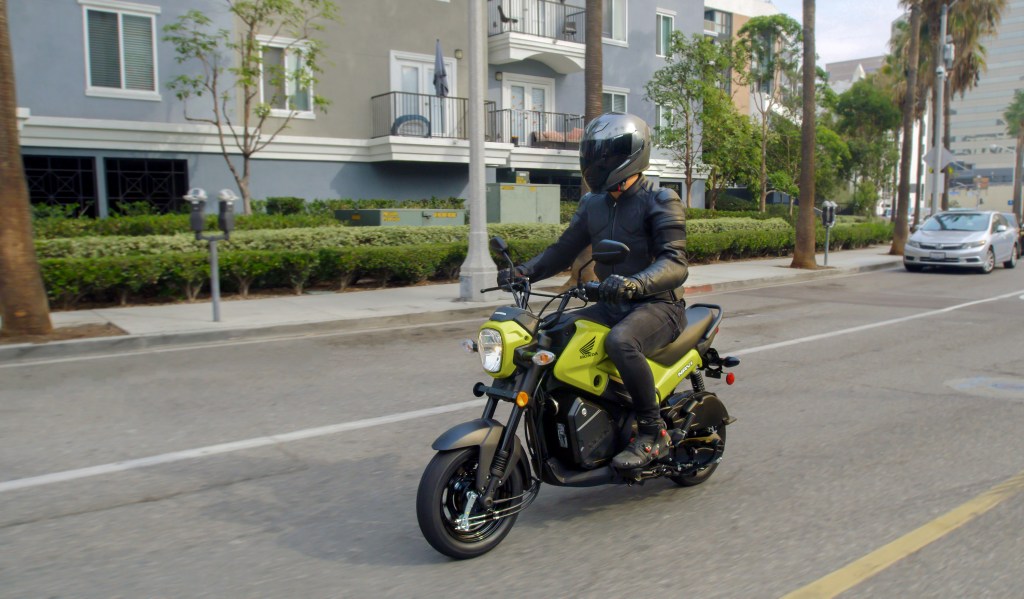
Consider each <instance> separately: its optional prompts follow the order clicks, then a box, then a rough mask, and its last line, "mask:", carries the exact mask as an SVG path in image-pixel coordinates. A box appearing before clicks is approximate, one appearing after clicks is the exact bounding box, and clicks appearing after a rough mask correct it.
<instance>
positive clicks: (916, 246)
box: [907, 239, 921, 248]
mask: <svg viewBox="0 0 1024 599" xmlns="http://www.w3.org/2000/svg"><path fill="white" fill-rule="evenodd" d="M907 245H909V246H910V247H912V248H919V247H921V243H920V242H917V241H914V240H913V239H911V240H910V241H908V242H907Z"/></svg>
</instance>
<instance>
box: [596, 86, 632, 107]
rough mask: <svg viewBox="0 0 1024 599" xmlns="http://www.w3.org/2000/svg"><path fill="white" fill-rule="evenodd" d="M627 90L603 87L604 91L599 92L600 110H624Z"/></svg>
mask: <svg viewBox="0 0 1024 599" xmlns="http://www.w3.org/2000/svg"><path fill="white" fill-rule="evenodd" d="M628 93H629V91H627V90H609V89H608V88H605V92H604V93H603V94H601V111H602V112H626V94H628Z"/></svg>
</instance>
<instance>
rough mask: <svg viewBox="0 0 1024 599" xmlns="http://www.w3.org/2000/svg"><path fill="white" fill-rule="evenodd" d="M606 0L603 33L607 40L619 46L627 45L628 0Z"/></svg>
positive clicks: (604, 0)
mask: <svg viewBox="0 0 1024 599" xmlns="http://www.w3.org/2000/svg"><path fill="white" fill-rule="evenodd" d="M602 1H603V2H604V5H603V10H604V24H603V27H602V30H601V31H602V35H603V36H604V41H605V42H610V43H612V44H616V45H619V46H625V45H627V41H628V38H627V37H626V31H627V27H626V8H627V2H628V0H602Z"/></svg>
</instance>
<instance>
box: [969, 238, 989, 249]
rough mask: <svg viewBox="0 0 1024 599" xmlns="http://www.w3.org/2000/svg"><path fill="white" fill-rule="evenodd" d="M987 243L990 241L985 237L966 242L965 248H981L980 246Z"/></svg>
mask: <svg viewBox="0 0 1024 599" xmlns="http://www.w3.org/2000/svg"><path fill="white" fill-rule="evenodd" d="M986 243H988V242H987V241H985V240H984V239H982V240H981V241H972V242H970V243H965V244H964V247H965V248H980V247H984V246H985V244H986Z"/></svg>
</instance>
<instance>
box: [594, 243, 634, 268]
mask: <svg viewBox="0 0 1024 599" xmlns="http://www.w3.org/2000/svg"><path fill="white" fill-rule="evenodd" d="M591 255H592V256H593V257H594V262H598V263H600V264H621V263H622V262H624V261H625V260H626V258H628V257H629V246H627V245H626V244H624V243H621V242H618V241H612V240H611V239H605V240H604V241H599V242H597V244H596V245H595V246H594V248H593V251H592V253H591Z"/></svg>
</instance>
